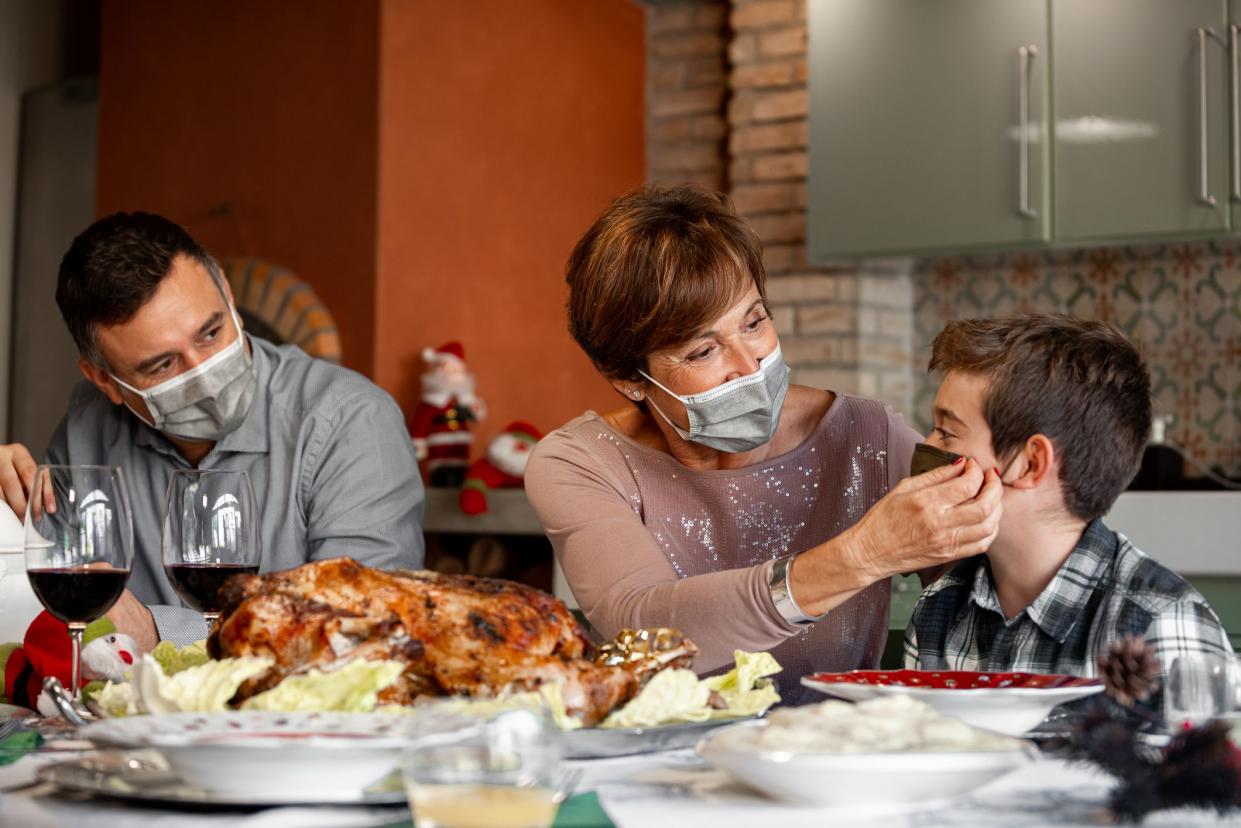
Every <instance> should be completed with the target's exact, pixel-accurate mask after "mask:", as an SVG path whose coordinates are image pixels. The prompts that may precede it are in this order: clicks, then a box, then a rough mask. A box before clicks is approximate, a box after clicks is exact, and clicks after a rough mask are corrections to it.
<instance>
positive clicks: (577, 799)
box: [386, 791, 615, 828]
mask: <svg viewBox="0 0 1241 828" xmlns="http://www.w3.org/2000/svg"><path fill="white" fill-rule="evenodd" d="M415 826H416V823H413V822H408V821H407V822H398V823H395V824H393V825H389V826H386V828H415ZM552 828H615V826H614V825H613V824H612V820H610V819H608V815H607V814H605V813H604V812H603V808H601V807H600V806H599V797H597V796H595V794H594V791H591V792H589V793H581V794H578V795H577V796H571V797H569V798H568V799H566V800H565V801H564V802H562V803H561V804H560V809H559V810H557V811H556V821H555V822H553V823H552Z"/></svg>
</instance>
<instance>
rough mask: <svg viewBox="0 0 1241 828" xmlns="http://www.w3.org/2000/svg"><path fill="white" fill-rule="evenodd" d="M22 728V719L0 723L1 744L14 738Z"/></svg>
mask: <svg viewBox="0 0 1241 828" xmlns="http://www.w3.org/2000/svg"><path fill="white" fill-rule="evenodd" d="M21 727H22V720H21V719H7V720H5V721H3V722H0V742H3V741H4V740H5V739H7V738H9V737H10V736H12V735H13V734H14V733H16V732H17V731H18V730H20V729H21Z"/></svg>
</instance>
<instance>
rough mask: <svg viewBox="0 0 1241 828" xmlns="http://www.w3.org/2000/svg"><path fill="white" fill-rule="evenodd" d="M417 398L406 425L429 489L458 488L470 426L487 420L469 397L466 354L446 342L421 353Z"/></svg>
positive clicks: (470, 384) (467, 455)
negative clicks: (412, 413)
mask: <svg viewBox="0 0 1241 828" xmlns="http://www.w3.org/2000/svg"><path fill="white" fill-rule="evenodd" d="M422 359H423V361H424V362H426V364H427V368H426V371H424V372H423V374H422V398H421V399H420V400H419V402H418V407H417V408H416V409H414V415H413V417H411V418H410V421H409V433H410V436H411V437H413V439H414V451H415V452H416V453H417V455H418V460H419V462H421V463H424V464H425V473H426V477H427V482H428V483H430V484H431V485H432V486H460V485H461V483H462V481H463V480H465V472H466V468H467V467H468V466H469V463H470V444H471V443H473V442H474V433H473V431H472V423H476V422H478V421H479V420H481V419H483V417H484V416H486V408H485V407H484V405H483V401H482V400H480V399H478V398H477V397H475V396H474V376H473V375H472V374H470V373H469V372H468V371H467V370H466V368H465V349H464V348H462V347H461V343H460V342H449V343H447V344H445V345H441V346H440V347H439V348H437V349H435V350H431V349H430V348H426V349H424V350H423V352H422Z"/></svg>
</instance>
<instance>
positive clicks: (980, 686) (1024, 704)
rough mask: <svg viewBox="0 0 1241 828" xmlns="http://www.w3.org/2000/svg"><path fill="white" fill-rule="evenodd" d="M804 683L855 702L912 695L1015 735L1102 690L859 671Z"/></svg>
mask: <svg viewBox="0 0 1241 828" xmlns="http://www.w3.org/2000/svg"><path fill="white" fill-rule="evenodd" d="M801 682H802V684H804V685H805V686H807V687H811V688H813V689H815V690H818V691H819V692H820V693H824V694H826V695H828V696H834V697H836V698H839V699H846V700H848V701H854V702H858V701H865V700H866V699H874V698H880V697H882V696H891V695H907V696H911V697H913V698H915V699H917V700H918V701H922V702H925V703H927V704H929V705H930V706H931V707H933V708H935V709H936V710H937V711H939V712H940V713H942V714H943V715H945V716H953V717H954V718H957V719H960V720H962V721H964V722H968V723H969V724H972V725H976V726H978V727H985V728H988V729H989V730H995V731H998V732H1000V733H1008V734H1010V735H1013V736H1020V735H1021V734H1023V733H1025V732H1026V731H1028V730H1030V729H1031V728H1033V727H1035V726H1037V725H1038V724H1039V722H1041V721H1043V719H1045V718H1046V717H1047V714H1048V713H1050V712H1051V709H1052V708H1053V707H1055V706H1056V705H1059V704H1064V703H1065V702H1070V701H1074V700H1076V699H1080V698H1084V697H1086V696H1090V695H1093V694H1095V693H1099V692H1102V690H1103V684H1102V682H1100V681H1099V680H1098V679H1088V678H1079V677H1077V676H1067V675H1051V674H1042V673H980V672H972V671H967V670H854V671H853V672H850V673H815V674H813V675H809V676H805V677H804V678H802V680H801Z"/></svg>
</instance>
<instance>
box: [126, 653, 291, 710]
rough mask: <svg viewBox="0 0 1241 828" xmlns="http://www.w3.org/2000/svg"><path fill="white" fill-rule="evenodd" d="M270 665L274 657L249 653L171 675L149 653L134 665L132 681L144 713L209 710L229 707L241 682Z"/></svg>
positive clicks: (209, 662) (138, 705)
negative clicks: (252, 655)
mask: <svg viewBox="0 0 1241 828" xmlns="http://www.w3.org/2000/svg"><path fill="white" fill-rule="evenodd" d="M271 666H272V661H271V659H267V658H252V657H250V656H246V657H244V658H226V659H223V660H221V661H207V662H206V663H204V664H200V665H198V666H197V667H187V668H186V669H184V670H181V671H180V672H178V673H177V674H176V675H173V676H169V675H167V674H166V673H165V672H164V668H163V667H162V666H160V663H159V662H158V661H156V660H155V659H154V658H152V657H151V655H150V653H148V654H146V655H144V656H143V657H142V660H141V661H139V662H138V663H137V664H135V665H134V671H133V678H132V680H131V683H132V684H133V692H134V696H135V698H136V702H137V705H136V706H137V708H138V711H139V712H141V713H181V712H186V713H209V712H212V711H217V710H227V709H228V707H227V703H228V700H229V699H231V698H232V697H233V696H234V694H236V692H237V688H238V687H240V686H241V684H242V682H244V681H246V680H248V679H252V678H254V677H255V676H259V675H262V674H263V673H265V672H266V671H267V670H268V669H269V668H270V667H271Z"/></svg>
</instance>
